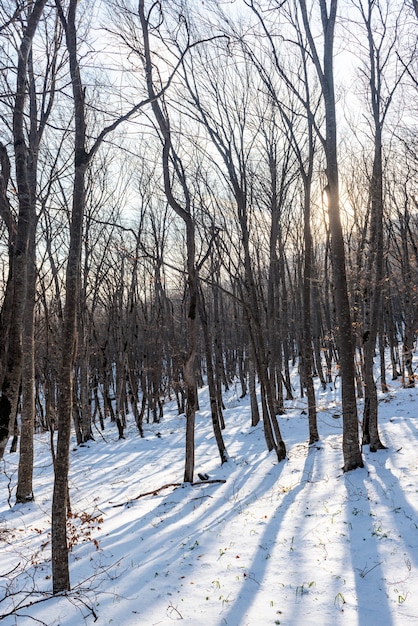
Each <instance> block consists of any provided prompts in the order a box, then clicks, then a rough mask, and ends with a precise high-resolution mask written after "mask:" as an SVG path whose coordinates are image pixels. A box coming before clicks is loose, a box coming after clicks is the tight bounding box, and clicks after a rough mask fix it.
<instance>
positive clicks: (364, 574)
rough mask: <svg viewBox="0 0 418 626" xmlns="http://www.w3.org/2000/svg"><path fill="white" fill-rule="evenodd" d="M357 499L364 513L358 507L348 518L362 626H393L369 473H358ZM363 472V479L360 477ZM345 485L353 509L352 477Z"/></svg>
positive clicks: (348, 477) (360, 624)
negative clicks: (360, 500)
mask: <svg viewBox="0 0 418 626" xmlns="http://www.w3.org/2000/svg"><path fill="white" fill-rule="evenodd" d="M356 472H359V473H358V474H356V478H358V479H359V482H356V489H355V493H356V498H359V497H360V495H361V494H362V508H361V512H359V509H357V508H356V507H354V508H353V510H352V511H351V514H350V515H348V516H347V519H349V520H350V523H349V525H348V527H349V536H350V556H351V563H352V571H353V574H354V583H355V591H356V601H357V616H358V626H370V624H385V626H392V624H393V619H392V616H391V609H390V606H389V602H388V597H387V594H386V590H385V586H386V585H385V578H384V572H383V569H382V562H383V560H384V558H383V557H382V554H381V552H380V550H379V541H380V539H379V533H378V532H376V531H374V530H373V516H374V512H373V511H372V509H371V506H370V498H369V497H368V489H367V487H368V486H370V477H368V478H366V477H365V470H356ZM360 473H361V478H359V476H360ZM344 486H345V488H346V491H347V504H346V506H347V507H349V506H351V503H352V498H353V483H352V477H351V476H350V475H345V476H344ZM364 542H367V554H368V555H369V557H370V561H369V562H365V558H364V556H363V555H364V547H363V546H364Z"/></svg>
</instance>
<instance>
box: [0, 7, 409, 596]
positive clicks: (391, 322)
mask: <svg viewBox="0 0 418 626" xmlns="http://www.w3.org/2000/svg"><path fill="white" fill-rule="evenodd" d="M417 33H418V14H417V4H416V2H415V0H412V1H411V2H409V1H401V0H395V1H392V0H339V1H337V0H280V1H279V0H239V1H236V2H228V1H223V2H219V1H215V0H213V1H212V0H207V1H206V2H194V1H193V2H192V1H190V0H163V1H160V2H158V1H157V2H148V0H139V1H138V2H131V0H101V1H97V2H88V3H87V2H77V0H49V1H47V0H28V1H26V2H20V3H17V2H13V1H12V0H5V1H4V2H2V4H1V8H0V66H1V67H0V69H1V72H0V85H1V87H0V114H1V126H0V216H1V221H0V245H1V257H0V261H1V284H0V304H1V316H0V385H1V395H0V457H3V455H4V454H9V451H11V452H13V453H14V454H18V455H19V475H18V485H17V492H16V494H15V499H16V501H17V502H20V503H25V502H29V501H31V500H33V498H34V497H35V496H36V493H34V488H33V484H32V469H33V439H34V435H35V433H37V432H40V431H47V432H49V433H50V440H51V453H52V457H53V462H54V468H55V484H54V497H53V507H52V561H53V588H54V592H60V591H63V590H66V589H69V586H70V582H69V575H68V563H66V558H67V557H66V555H67V544H66V517H67V513H68V510H69V509H70V499H69V492H68V469H69V451H70V436H71V433H73V432H75V436H76V440H77V443H78V444H84V443H86V442H87V441H88V440H89V439H91V438H96V437H100V433H101V432H102V431H104V430H105V429H117V432H118V435H119V437H120V438H123V437H125V429H126V419H127V415H128V414H129V415H132V416H133V418H134V419H135V423H136V426H137V430H138V435H139V436H141V437H142V436H143V435H144V429H143V425H144V423H146V422H149V421H152V422H158V421H160V420H162V419H163V418H164V405H165V403H166V402H167V400H169V399H170V400H172V399H174V400H175V401H176V402H177V406H178V412H179V414H183V413H184V414H185V416H186V420H185V433H184V437H185V471H184V481H185V482H193V481H194V478H195V477H194V474H195V470H194V428H195V414H196V411H198V408H199V407H198V396H197V388H198V387H199V386H202V385H204V384H205V385H206V384H207V385H208V387H209V393H210V399H211V413H212V424H213V429H214V436H215V441H216V444H217V448H216V449H214V455H215V456H216V455H218V456H219V462H220V463H224V462H226V461H227V459H228V454H227V450H226V448H225V444H224V441H223V435H222V433H223V430H224V428H225V424H224V420H223V408H224V407H223V400H222V396H223V392H224V391H225V390H227V389H228V388H229V387H230V386H231V385H233V384H238V385H239V386H240V394H242V396H245V395H247V394H248V395H250V397H251V406H252V424H253V425H256V424H257V423H258V422H259V421H260V420H262V423H263V430H264V436H265V443H266V447H267V449H268V450H269V451H272V452H274V454H275V455H276V456H277V460H278V462H282V461H283V462H285V458H286V442H285V441H284V440H283V438H282V435H281V432H280V427H279V421H278V415H280V414H281V413H283V412H284V411H285V406H284V402H285V400H286V399H288V398H291V397H295V396H302V397H303V396H306V397H307V399H308V415H307V417H306V438H307V440H309V443H314V442H316V441H318V439H320V437H321V432H320V431H319V430H318V426H317V422H316V407H315V392H314V381H315V379H319V381H320V384H321V385H322V387H323V388H324V389H325V388H326V387H327V386H328V385H334V384H335V380H334V378H333V375H332V372H333V371H335V368H336V367H337V370H338V375H339V377H340V378H341V386H342V411H343V425H344V426H343V440H342V455H343V466H344V470H345V471H350V470H354V469H355V468H357V467H361V466H362V465H363V461H362V453H361V449H362V446H364V445H368V446H370V450H371V451H374V452H376V451H378V450H379V449H380V448H382V447H383V443H382V442H381V439H380V436H379V424H378V402H377V392H378V390H381V391H383V392H385V391H386V390H387V377H391V378H393V379H395V378H400V379H401V380H402V384H403V386H405V387H413V386H414V385H415V384H416V378H417V377H416V372H415V371H414V369H413V366H412V353H413V351H414V346H415V341H416V331H417V328H418V302H417V300H418V293H417V285H418V176H417V173H418V145H417V136H418V135H417V125H418V108H417V101H418V82H417V76H418V56H417V44H418V38H417ZM295 368H298V372H299V380H300V384H299V386H298V388H295V387H294V386H292V382H291V371H293V370H294V369H295ZM360 397H361V398H363V397H364V414H363V415H358V413H357V399H358V398H360ZM359 424H360V427H359ZM2 497H4V496H3V494H2Z"/></svg>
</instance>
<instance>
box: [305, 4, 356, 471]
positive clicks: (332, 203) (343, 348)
mask: <svg viewBox="0 0 418 626" xmlns="http://www.w3.org/2000/svg"><path fill="white" fill-rule="evenodd" d="M337 4H338V1H337V0H330V2H329V7H328V3H327V0H318V5H319V9H320V14H321V24H322V38H323V39H322V44H323V62H322V63H321V60H320V58H319V53H318V49H317V44H316V43H315V38H314V36H313V34H312V30H311V25H310V19H309V15H308V10H307V6H306V0H300V8H301V12H302V20H303V24H304V28H305V32H306V36H307V39H308V43H309V48H310V52H311V54H312V58H313V62H314V65H315V69H316V72H317V75H318V79H319V81H320V85H321V91H322V96H323V100H324V106H325V126H326V129H325V137H324V141H323V144H324V150H325V157H326V177H327V185H326V188H325V192H326V195H327V202H328V217H329V226H330V233H331V253H332V269H333V276H334V296H335V305H336V315H337V325H338V349H339V356H340V365H341V383H342V408H343V425H344V426H343V456H344V471H346V472H347V471H350V470H352V469H355V468H357V467H363V460H362V456H361V451H360V446H359V432H358V417H357V403H356V390H355V367H354V345H353V336H352V328H351V314H350V302H349V298H348V290H347V276H346V265H345V250H344V238H343V232H342V225H341V217H340V197H339V181H338V153H337V116H336V104H335V88H334V69H333V55H334V30H335V23H336V17H337Z"/></svg>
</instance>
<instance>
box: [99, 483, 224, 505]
mask: <svg viewBox="0 0 418 626" xmlns="http://www.w3.org/2000/svg"><path fill="white" fill-rule="evenodd" d="M213 483H226V480H224V479H213V480H198V481H196V482H195V483H190V484H191V486H192V487H198V486H199V485H210V484H213ZM185 484H186V483H167V485H163V486H162V487H158V489H154V490H153V491H147V492H145V493H140V494H139V496H136V497H135V498H131V499H130V500H127V501H126V502H122V503H120V504H114V505H113V508H114V509H116V508H118V507H120V506H125V505H126V504H129V503H130V502H134V501H135V500H139V499H140V498H145V496H156V495H157V494H158V493H160V491H163V489H168V488H169V487H174V488H175V489H177V487H182V486H183V485H185ZM110 504H112V503H110Z"/></svg>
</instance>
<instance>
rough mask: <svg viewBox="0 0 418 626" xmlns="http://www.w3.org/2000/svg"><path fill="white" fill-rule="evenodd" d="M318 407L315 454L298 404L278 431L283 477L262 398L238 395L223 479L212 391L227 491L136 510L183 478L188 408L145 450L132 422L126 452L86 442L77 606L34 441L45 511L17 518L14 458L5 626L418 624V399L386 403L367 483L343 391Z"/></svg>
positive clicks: (2, 528) (3, 551) (79, 482)
mask: <svg viewBox="0 0 418 626" xmlns="http://www.w3.org/2000/svg"><path fill="white" fill-rule="evenodd" d="M317 398H318V427H319V431H320V436H321V441H320V442H319V443H318V444H317V445H313V446H311V447H309V446H308V445H307V438H308V428H307V416H306V415H305V414H302V410H303V408H304V407H305V401H304V400H301V399H297V400H295V401H293V402H286V407H287V412H286V415H284V416H280V417H279V423H280V428H281V430H282V434H283V438H284V440H285V442H286V445H287V450H288V458H287V460H286V461H284V462H281V463H277V461H276V460H275V456H274V453H270V454H269V453H268V452H267V451H266V447H265V442H264V435H263V430H262V425H261V424H260V425H259V426H257V427H256V428H252V427H251V425H250V409H249V402H248V399H247V398H244V399H243V400H239V399H238V394H237V391H236V390H235V389H231V390H230V391H229V392H228V393H227V394H226V396H225V399H226V403H227V409H226V410H225V421H226V429H225V431H224V432H223V435H224V438H225V442H226V445H227V450H228V453H229V456H230V460H229V461H228V463H226V464H224V465H223V466H221V465H220V462H219V457H218V453H217V448H216V443H215V439H214V436H213V433H212V425H211V418H210V412H209V404H208V397H207V389H203V390H201V391H200V406H201V410H200V412H199V413H198V416H197V420H196V480H198V479H197V472H204V473H207V474H208V475H209V478H210V480H224V481H225V482H216V483H210V482H208V483H207V484H203V485H197V486H190V485H188V486H180V487H172V486H171V487H166V488H165V489H162V490H161V491H159V492H158V493H157V495H147V496H144V497H138V496H140V495H141V494H144V493H147V492H150V491H152V490H157V489H159V488H160V487H162V486H163V485H167V484H168V483H181V482H182V478H183V471H184V467H183V456H184V432H185V423H184V420H185V418H184V416H180V417H178V416H177V415H176V413H175V406H174V405H168V406H167V407H166V411H165V417H164V419H163V420H162V422H161V423H160V424H145V435H146V436H145V438H144V439H141V438H140V437H139V435H138V434H137V432H136V428H135V425H134V421H133V418H130V419H129V426H128V431H127V437H126V439H125V440H121V441H119V440H118V438H117V437H118V435H117V430H116V428H115V427H113V426H112V425H111V424H108V425H107V428H106V430H105V431H104V433H103V437H104V439H103V437H102V436H101V435H100V433H98V432H97V433H96V441H94V442H90V443H89V444H88V445H87V446H85V447H78V448H77V447H76V446H75V443H74V445H73V447H72V452H71V477H70V489H71V502H72V510H73V515H74V517H73V518H71V520H70V521H69V528H70V531H71V533H70V536H71V537H72V538H73V539H72V540H73V542H74V545H73V547H72V551H71V555H70V568H71V570H70V573H71V583H72V592H71V593H69V594H67V595H63V596H60V597H52V596H51V588H52V581H51V567H50V547H51V546H50V512H51V497H52V486H53V472H52V462H51V454H50V451H49V436H48V435H47V434H45V435H37V436H36V462H35V478H34V490H35V496H36V500H35V502H33V503H30V504H27V505H16V504H14V492H15V486H16V480H17V462H18V456H17V455H12V454H9V453H7V454H6V457H5V462H4V470H5V472H4V473H2V474H1V476H0V489H1V491H0V493H1V501H0V555H1V556H0V621H2V624H4V626H12V625H18V626H26V624H28V625H29V624H47V625H48V626H58V625H59V626H77V625H78V624H80V625H83V624H88V625H89V624H94V623H95V624H98V625H99V626H102V625H105V624H112V625H113V626H137V625H140V626H154V625H155V626H157V625H166V624H172V623H174V622H181V623H182V624H183V625H184V626H186V625H190V626H199V625H203V624H204V625H207V626H224V625H225V626H246V625H248V626H259V625H261V624H262V625H263V626H268V625H269V624H271V625H274V624H282V625H286V626H298V625H301V626H311V625H312V626H338V625H344V626H374V625H376V626H407V625H416V624H418V455H417V442H418V415H417V399H418V390H415V389H412V390H411V389H409V390H406V389H401V387H400V384H399V383H398V382H392V383H391V389H390V392H389V393H388V394H386V395H381V396H380V405H379V408H380V414H379V419H380V429H381V436H382V439H383V441H384V443H385V444H386V445H387V446H388V449H387V450H383V451H379V452H378V453H375V454H372V453H370V452H369V451H368V450H367V449H365V450H364V461H365V467H364V469H357V470H355V471H352V472H349V473H346V474H344V473H343V472H342V470H341V467H342V465H343V460H342V452H341V436H342V419H341V418H335V417H334V415H335V414H336V413H340V412H341V407H340V405H339V393H338V392H336V391H333V390H330V389H328V390H327V391H325V392H323V391H320V390H318V392H317ZM361 410H362V405H361V402H360V403H359V415H361ZM157 433H160V434H161V437H158V436H156V435H157ZM8 493H9V494H10V497H9V502H7V494H8ZM40 600H42V601H41V602H39V601H40ZM31 603H32V604H31ZM29 605H30V606H29ZM13 609H14V613H13V614H10V615H8V616H6V615H7V614H9V613H10V612H11V611H13ZM38 620H39V621H38Z"/></svg>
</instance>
